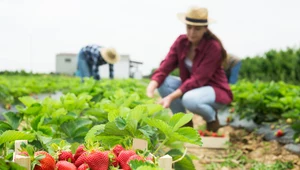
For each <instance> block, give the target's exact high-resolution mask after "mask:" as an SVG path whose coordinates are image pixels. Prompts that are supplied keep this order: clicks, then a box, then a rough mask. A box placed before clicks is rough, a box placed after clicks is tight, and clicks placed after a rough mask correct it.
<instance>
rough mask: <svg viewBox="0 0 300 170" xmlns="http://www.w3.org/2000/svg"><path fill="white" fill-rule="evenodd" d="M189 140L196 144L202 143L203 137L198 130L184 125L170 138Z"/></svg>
mask: <svg viewBox="0 0 300 170" xmlns="http://www.w3.org/2000/svg"><path fill="white" fill-rule="evenodd" d="M172 138H173V139H175V141H182V142H189V143H192V144H196V145H200V146H201V145H202V142H201V138H200V135H199V133H198V132H197V130H195V129H193V128H191V127H183V128H180V129H178V130H177V131H176V132H174V134H173V136H172V137H171V139H170V140H172Z"/></svg>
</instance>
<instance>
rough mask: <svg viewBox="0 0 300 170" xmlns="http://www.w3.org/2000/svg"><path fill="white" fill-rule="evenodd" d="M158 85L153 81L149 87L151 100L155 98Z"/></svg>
mask: <svg viewBox="0 0 300 170" xmlns="http://www.w3.org/2000/svg"><path fill="white" fill-rule="evenodd" d="M157 86H158V83H157V81H155V80H151V81H150V83H149V84H148V87H147V96H148V97H150V98H153V97H154V90H155V89H156V88H157Z"/></svg>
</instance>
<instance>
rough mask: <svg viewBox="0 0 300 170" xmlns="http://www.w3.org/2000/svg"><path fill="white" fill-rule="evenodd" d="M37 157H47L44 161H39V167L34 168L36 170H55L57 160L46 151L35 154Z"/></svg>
mask: <svg viewBox="0 0 300 170" xmlns="http://www.w3.org/2000/svg"><path fill="white" fill-rule="evenodd" d="M34 155H35V157H36V156H38V155H45V156H46V157H44V158H43V159H41V160H39V165H38V164H36V165H35V166H34V170H54V169H55V160H54V158H53V157H52V156H51V155H50V154H49V153H47V152H45V151H38V152H35V153H34Z"/></svg>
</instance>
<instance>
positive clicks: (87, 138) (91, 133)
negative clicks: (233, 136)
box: [84, 124, 105, 142]
mask: <svg viewBox="0 0 300 170" xmlns="http://www.w3.org/2000/svg"><path fill="white" fill-rule="evenodd" d="M104 128H105V125H104V124H103V125H95V126H94V127H92V129H90V130H89V131H88V133H87V134H86V136H85V138H84V141H85V142H88V141H92V142H93V141H97V140H98V138H97V136H96V134H97V132H98V131H104Z"/></svg>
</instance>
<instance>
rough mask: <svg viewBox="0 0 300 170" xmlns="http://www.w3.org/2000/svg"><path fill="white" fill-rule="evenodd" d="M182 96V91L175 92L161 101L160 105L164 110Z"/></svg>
mask: <svg viewBox="0 0 300 170" xmlns="http://www.w3.org/2000/svg"><path fill="white" fill-rule="evenodd" d="M180 96H182V91H181V90H180V89H177V90H175V91H174V92H173V93H171V94H169V95H168V96H166V97H164V98H163V99H161V100H160V101H159V102H158V103H159V104H161V105H162V106H163V107H164V108H168V107H170V104H171V103H172V101H173V100H175V99H177V98H179V97H180Z"/></svg>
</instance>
